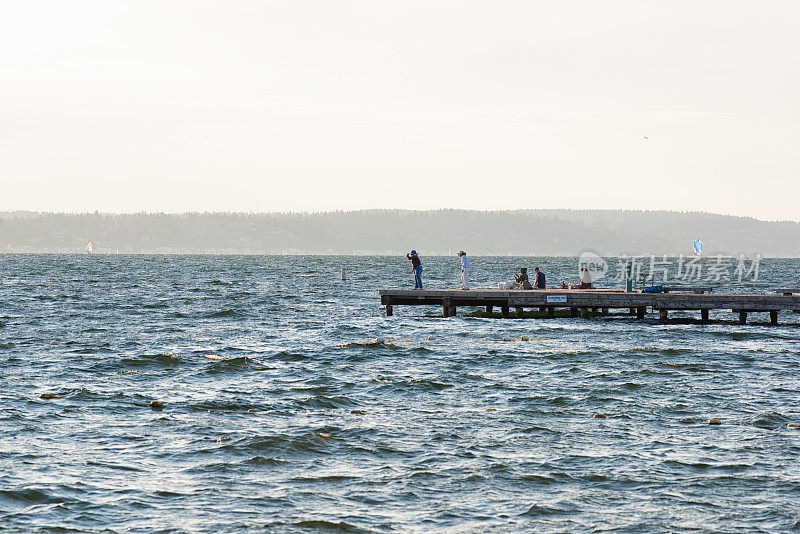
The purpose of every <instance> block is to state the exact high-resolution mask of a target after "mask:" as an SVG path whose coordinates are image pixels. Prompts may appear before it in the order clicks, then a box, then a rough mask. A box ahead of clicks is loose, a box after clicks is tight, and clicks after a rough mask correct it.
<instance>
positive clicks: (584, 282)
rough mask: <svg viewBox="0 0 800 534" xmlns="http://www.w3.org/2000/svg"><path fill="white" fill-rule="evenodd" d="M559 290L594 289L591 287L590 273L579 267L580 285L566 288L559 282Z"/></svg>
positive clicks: (566, 286)
mask: <svg viewBox="0 0 800 534" xmlns="http://www.w3.org/2000/svg"><path fill="white" fill-rule="evenodd" d="M561 289H594V285H592V273H590V272H589V269H587V268H586V267H581V283H580V284H573V285H569V286H568V285H567V284H565V283H564V282H561Z"/></svg>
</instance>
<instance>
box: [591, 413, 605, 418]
mask: <svg viewBox="0 0 800 534" xmlns="http://www.w3.org/2000/svg"><path fill="white" fill-rule="evenodd" d="M605 418H606V414H604V413H596V414H594V415H593V416H592V419H605Z"/></svg>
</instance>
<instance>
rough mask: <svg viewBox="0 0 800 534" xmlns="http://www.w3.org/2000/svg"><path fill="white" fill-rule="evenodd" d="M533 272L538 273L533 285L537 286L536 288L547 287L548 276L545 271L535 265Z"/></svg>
mask: <svg viewBox="0 0 800 534" xmlns="http://www.w3.org/2000/svg"><path fill="white" fill-rule="evenodd" d="M533 272H534V273H535V274H536V279H535V280H534V283H533V287H535V288H536V289H546V288H547V277H546V276H545V274H544V272H542V271H540V270H539V268H538V267H534V268H533Z"/></svg>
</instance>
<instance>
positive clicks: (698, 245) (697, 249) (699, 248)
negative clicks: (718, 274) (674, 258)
mask: <svg viewBox="0 0 800 534" xmlns="http://www.w3.org/2000/svg"><path fill="white" fill-rule="evenodd" d="M693 247H694V254H695V256H700V255H702V254H703V242H702V241H700V238H699V237H698V238H697V239H695V240H694V243H693Z"/></svg>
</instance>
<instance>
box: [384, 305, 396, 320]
mask: <svg viewBox="0 0 800 534" xmlns="http://www.w3.org/2000/svg"><path fill="white" fill-rule="evenodd" d="M393 313H394V310H393V309H392V305H391V304H387V305H386V317H391V316H392V314H393Z"/></svg>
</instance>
